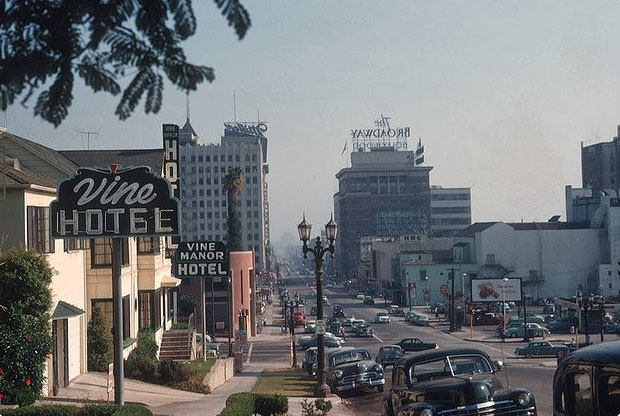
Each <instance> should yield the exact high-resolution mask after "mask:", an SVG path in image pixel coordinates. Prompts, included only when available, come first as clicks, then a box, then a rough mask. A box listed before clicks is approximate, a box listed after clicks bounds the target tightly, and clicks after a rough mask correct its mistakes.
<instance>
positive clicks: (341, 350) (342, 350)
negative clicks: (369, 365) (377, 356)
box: [329, 347, 370, 355]
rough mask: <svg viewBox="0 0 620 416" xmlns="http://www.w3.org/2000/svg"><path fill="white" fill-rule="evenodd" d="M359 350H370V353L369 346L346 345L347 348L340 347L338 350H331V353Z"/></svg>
mask: <svg viewBox="0 0 620 416" xmlns="http://www.w3.org/2000/svg"><path fill="white" fill-rule="evenodd" d="M357 351H360V352H368V353H369V351H368V348H362V347H345V348H340V349H339V350H337V351H333V352H331V353H330V354H329V355H332V354H334V353H340V352H357ZM369 354H370V353H369Z"/></svg>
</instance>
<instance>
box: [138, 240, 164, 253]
mask: <svg viewBox="0 0 620 416" xmlns="http://www.w3.org/2000/svg"><path fill="white" fill-rule="evenodd" d="M136 242H137V246H138V254H159V237H138V238H136Z"/></svg>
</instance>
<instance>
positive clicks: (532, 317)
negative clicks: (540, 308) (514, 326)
mask: <svg viewBox="0 0 620 416" xmlns="http://www.w3.org/2000/svg"><path fill="white" fill-rule="evenodd" d="M524 321H525V319H524V318H523V316H512V317H511V318H510V319H509V320H508V324H510V323H512V322H519V323H523V322H524ZM544 322H545V318H544V317H543V316H540V315H536V314H535V313H533V314H529V313H528V314H527V323H528V324H542V323H544Z"/></svg>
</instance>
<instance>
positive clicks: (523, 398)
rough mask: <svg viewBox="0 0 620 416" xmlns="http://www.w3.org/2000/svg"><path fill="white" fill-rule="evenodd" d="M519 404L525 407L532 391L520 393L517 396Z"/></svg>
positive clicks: (530, 400)
mask: <svg viewBox="0 0 620 416" xmlns="http://www.w3.org/2000/svg"><path fill="white" fill-rule="evenodd" d="M517 400H518V402H519V406H522V407H526V406H529V405H530V403H531V402H532V393H521V394H519V397H518V399H517Z"/></svg>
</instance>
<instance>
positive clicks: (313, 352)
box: [301, 347, 344, 377]
mask: <svg viewBox="0 0 620 416" xmlns="http://www.w3.org/2000/svg"><path fill="white" fill-rule="evenodd" d="M342 350H344V348H326V349H325V357H327V356H328V355H329V354H330V353H332V352H333V351H342ZM317 353H318V348H317V347H310V348H308V349H307V350H306V352H305V354H304V360H303V361H302V363H301V367H302V368H303V369H304V370H305V371H306V372H307V373H308V374H310V375H311V376H313V377H314V376H316V370H317V367H318V366H317V360H316V359H317ZM326 361H327V360H326Z"/></svg>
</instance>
